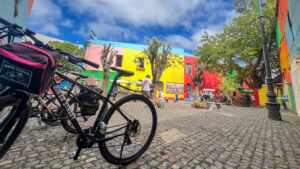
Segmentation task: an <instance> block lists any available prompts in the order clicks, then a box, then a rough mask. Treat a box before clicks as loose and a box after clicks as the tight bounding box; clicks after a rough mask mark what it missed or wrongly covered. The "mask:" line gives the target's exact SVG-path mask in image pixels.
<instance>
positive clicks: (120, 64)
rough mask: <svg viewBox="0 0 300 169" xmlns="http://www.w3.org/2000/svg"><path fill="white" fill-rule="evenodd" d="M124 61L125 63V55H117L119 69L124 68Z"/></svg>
mask: <svg viewBox="0 0 300 169" xmlns="http://www.w3.org/2000/svg"><path fill="white" fill-rule="evenodd" d="M122 61H123V55H117V62H116V66H117V67H122Z"/></svg>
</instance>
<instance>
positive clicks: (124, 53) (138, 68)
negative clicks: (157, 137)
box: [85, 40, 220, 100]
mask: <svg viewBox="0 0 300 169" xmlns="http://www.w3.org/2000/svg"><path fill="white" fill-rule="evenodd" d="M88 44H89V45H88V47H87V48H86V56H85V58H86V59H88V60H90V61H93V62H95V63H98V64H99V65H100V67H99V68H98V69H95V68H93V67H91V66H87V68H86V71H85V74H87V75H94V76H95V77H96V78H98V79H103V69H102V65H101V61H100V57H101V51H102V50H103V46H104V45H106V46H108V45H109V44H111V46H112V47H113V49H114V50H117V51H118V54H117V56H116V57H115V58H114V61H113V65H112V66H113V67H118V68H122V69H124V70H129V71H132V72H134V76H131V77H121V80H123V81H127V82H135V81H138V80H143V79H144V78H145V77H146V75H150V76H151V79H152V73H151V65H150V63H149V62H148V61H147V60H144V59H142V57H139V56H143V55H144V50H145V49H147V47H148V46H147V45H140V44H130V43H120V42H110V41H101V40H89V41H88ZM171 53H172V54H174V55H176V57H180V58H181V59H182V60H184V64H182V65H176V66H175V65H174V66H171V67H169V68H167V69H165V71H164V72H163V74H162V76H161V79H160V81H161V83H160V87H161V89H162V90H163V91H164V93H165V97H166V98H167V99H169V100H173V99H174V97H175V93H176V92H177V91H178V97H179V100H184V99H185V98H189V95H188V93H189V91H190V90H191V89H192V90H194V89H195V88H194V84H193V82H192V80H191V77H190V75H189V73H188V71H192V74H193V75H194V71H195V62H196V61H197V59H198V58H197V57H195V56H194V55H192V54H189V53H186V52H185V51H184V49H180V48H173V49H172V51H171ZM115 76H116V72H113V71H111V72H110V79H111V80H112V79H113V78H114V77H115ZM219 82H220V80H219V77H218V76H217V75H215V74H211V73H208V72H205V74H204V81H203V84H202V85H201V86H200V89H204V88H207V89H216V88H217V85H218V84H219ZM110 85H111V84H109V88H110ZM122 85H126V84H122ZM130 88H131V89H134V90H141V87H140V86H138V85H135V84H131V85H130Z"/></svg>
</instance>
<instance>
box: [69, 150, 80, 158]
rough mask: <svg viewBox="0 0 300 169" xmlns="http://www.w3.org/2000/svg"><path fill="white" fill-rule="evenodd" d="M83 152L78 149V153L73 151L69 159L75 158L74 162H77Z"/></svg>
mask: <svg viewBox="0 0 300 169" xmlns="http://www.w3.org/2000/svg"><path fill="white" fill-rule="evenodd" d="M81 150H82V148H81V147H78V149H77V151H73V152H72V153H70V155H69V158H70V159H71V158H73V160H77V159H78V156H79V154H80V152H81Z"/></svg>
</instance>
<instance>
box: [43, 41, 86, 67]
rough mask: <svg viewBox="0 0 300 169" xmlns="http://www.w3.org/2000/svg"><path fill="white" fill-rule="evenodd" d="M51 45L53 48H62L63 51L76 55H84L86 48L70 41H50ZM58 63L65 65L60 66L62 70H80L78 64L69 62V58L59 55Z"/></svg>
mask: <svg viewBox="0 0 300 169" xmlns="http://www.w3.org/2000/svg"><path fill="white" fill-rule="evenodd" d="M48 44H49V45H50V46H52V47H53V48H57V49H60V50H62V51H65V52H68V53H70V54H72V55H74V56H79V57H84V55H85V53H84V49H83V48H80V47H78V46H77V45H75V44H73V43H69V42H58V41H50V42H48ZM57 63H59V64H61V65H63V67H59V68H58V71H60V72H68V71H78V68H77V67H78V66H77V65H74V64H71V63H70V62H68V60H67V58H64V57H59V59H58V61H57Z"/></svg>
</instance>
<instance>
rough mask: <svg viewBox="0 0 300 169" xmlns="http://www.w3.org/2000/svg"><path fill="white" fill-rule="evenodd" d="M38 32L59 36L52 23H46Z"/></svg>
mask: <svg viewBox="0 0 300 169" xmlns="http://www.w3.org/2000/svg"><path fill="white" fill-rule="evenodd" d="M40 31H41V32H45V33H51V34H54V35H58V34H59V31H58V29H57V27H56V26H55V25H53V24H52V23H48V24H47V25H44V26H43V27H41V28H40Z"/></svg>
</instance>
